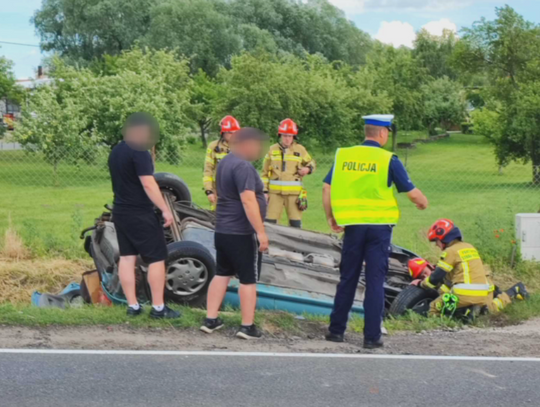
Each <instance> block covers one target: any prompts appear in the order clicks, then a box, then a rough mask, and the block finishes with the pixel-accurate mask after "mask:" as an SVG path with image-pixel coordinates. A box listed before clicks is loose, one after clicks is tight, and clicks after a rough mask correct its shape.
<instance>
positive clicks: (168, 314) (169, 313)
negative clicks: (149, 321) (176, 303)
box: [150, 305, 181, 319]
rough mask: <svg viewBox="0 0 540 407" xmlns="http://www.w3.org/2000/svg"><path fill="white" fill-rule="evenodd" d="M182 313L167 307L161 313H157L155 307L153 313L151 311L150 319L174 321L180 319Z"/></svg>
mask: <svg viewBox="0 0 540 407" xmlns="http://www.w3.org/2000/svg"><path fill="white" fill-rule="evenodd" d="M180 316H181V315H180V313H179V312H178V311H175V310H173V309H171V308H169V307H167V306H166V305H165V306H164V307H163V309H162V310H161V311H156V309H155V308H154V307H152V311H150V318H155V319H174V318H180Z"/></svg>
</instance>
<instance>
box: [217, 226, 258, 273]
mask: <svg viewBox="0 0 540 407" xmlns="http://www.w3.org/2000/svg"><path fill="white" fill-rule="evenodd" d="M214 243H215V246H216V263H217V271H216V275H218V276H222V277H233V276H235V275H236V276H238V279H239V280H240V284H255V283H256V282H257V281H258V280H259V276H260V275H261V265H262V253H261V252H260V251H259V241H258V240H257V236H256V235H254V234H253V235H230V234H225V233H216V234H215V237H214Z"/></svg>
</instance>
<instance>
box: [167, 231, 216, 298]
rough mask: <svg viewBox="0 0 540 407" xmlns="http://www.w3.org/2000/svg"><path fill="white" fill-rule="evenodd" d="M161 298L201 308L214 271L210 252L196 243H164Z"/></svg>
mask: <svg viewBox="0 0 540 407" xmlns="http://www.w3.org/2000/svg"><path fill="white" fill-rule="evenodd" d="M167 250H168V252H169V254H168V256H167V261H166V277H165V279H166V281H165V297H166V299H167V300H169V301H172V302H175V303H178V304H184V305H189V306H191V307H203V306H205V305H206V296H207V293H208V286H209V285H210V281H211V280H212V278H213V277H214V275H215V273H216V263H215V261H214V257H213V256H212V254H211V253H210V252H209V251H208V249H206V247H204V246H203V245H201V244H199V243H197V242H188V241H186V242H175V243H171V244H169V245H168V246H167Z"/></svg>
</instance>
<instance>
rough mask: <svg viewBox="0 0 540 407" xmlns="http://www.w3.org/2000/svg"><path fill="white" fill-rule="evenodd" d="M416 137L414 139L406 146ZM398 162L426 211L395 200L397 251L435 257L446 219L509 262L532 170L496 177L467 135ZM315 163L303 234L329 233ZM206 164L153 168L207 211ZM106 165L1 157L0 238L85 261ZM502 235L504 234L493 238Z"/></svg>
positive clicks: (194, 155)
mask: <svg viewBox="0 0 540 407" xmlns="http://www.w3.org/2000/svg"><path fill="white" fill-rule="evenodd" d="M400 135H401V136H406V133H405V132H402V133H400ZM401 136H400V138H401ZM418 136H419V135H418V134H415V133H412V134H411V138H418ZM398 154H399V156H400V158H401V159H402V161H404V162H405V163H406V166H407V169H408V171H409V174H410V176H411V179H412V180H413V182H414V183H415V184H416V185H417V186H418V187H419V188H421V189H422V190H423V191H424V193H425V194H426V195H427V197H428V198H429V200H430V207H429V209H427V210H426V211H422V212H421V211H418V210H416V208H415V207H414V206H413V205H411V204H410V203H409V202H408V201H407V199H406V197H405V196H404V195H399V197H398V200H399V202H400V207H401V210H402V218H401V221H400V223H399V225H398V226H397V227H396V229H395V232H394V242H395V243H397V244H399V245H402V246H404V247H407V248H409V249H411V250H413V251H415V252H418V253H419V254H422V255H427V256H428V257H431V258H433V256H434V255H435V254H434V253H435V252H434V250H433V248H432V247H430V246H429V245H428V243H427V242H426V239H425V238H424V235H425V232H426V230H427V228H428V227H429V226H430V225H431V223H432V222H433V221H435V220H436V219H437V218H440V217H448V218H451V219H453V220H455V222H457V223H458V225H459V226H460V227H461V229H462V230H463V232H464V234H465V237H466V239H467V240H469V241H471V243H473V244H476V245H477V246H478V248H479V249H480V251H481V252H482V253H483V255H484V257H485V258H486V259H487V260H489V261H490V262H493V263H495V260H497V261H499V260H500V259H503V260H504V261H506V260H507V259H508V258H509V257H510V253H511V251H512V243H511V240H513V239H514V236H513V224H514V217H515V214H516V213H519V212H536V211H537V210H538V208H539V206H540V205H539V204H540V202H539V200H538V195H539V192H540V191H539V190H538V189H537V188H535V187H533V186H532V184H531V183H530V180H531V172H532V170H531V167H530V165H520V164H511V165H510V166H508V167H507V168H505V169H504V170H503V171H502V174H499V169H498V167H497V165H496V164H495V159H494V156H493V150H492V146H490V145H489V144H488V143H487V142H486V140H485V139H483V138H481V137H478V136H471V135H452V136H451V137H450V138H449V139H444V140H440V141H437V142H434V143H429V144H422V145H418V146H417V147H416V148H415V149H411V150H408V151H405V150H400V151H398ZM313 155H314V156H315V158H316V160H317V162H318V169H317V171H316V172H315V174H313V175H311V176H308V177H307V178H306V181H305V185H306V188H307V190H308V199H309V209H308V210H307V212H305V214H304V227H305V228H308V229H313V230H319V231H323V232H329V228H328V227H327V225H326V221H325V218H324V213H323V209H322V202H321V188H322V180H323V178H324V176H325V175H326V173H327V171H328V170H329V168H330V166H331V164H332V161H333V157H332V152H330V151H328V152H323V153H317V152H314V153H313ZM203 161H204V149H203V148H202V147H201V146H200V145H198V144H189V145H188V146H187V150H186V152H185V154H184V157H183V163H181V164H179V165H171V164H167V163H162V162H158V163H157V166H156V167H157V170H158V171H170V172H173V173H175V174H177V175H179V176H180V177H182V178H183V179H184V180H185V181H186V182H187V183H188V185H190V187H191V191H192V194H193V198H194V201H195V202H196V203H198V204H199V205H201V206H203V207H206V208H207V207H208V203H207V201H206V197H205V195H204V193H203V190H202V181H201V178H202V167H203ZM105 162H106V157H101V159H100V160H98V163H97V164H96V165H93V166H88V165H86V164H84V165H82V164H81V165H79V166H76V165H67V164H62V165H60V166H59V168H58V175H57V177H56V178H55V177H54V175H53V171H52V166H51V165H49V164H48V163H46V162H44V161H43V160H42V159H41V158H40V156H35V155H29V154H26V153H24V152H20V151H15V152H7V151H4V152H0V191H1V194H0V232H2V231H3V230H5V229H6V227H7V225H8V222H9V219H11V222H12V224H13V225H14V227H15V228H16V229H17V231H18V232H19V233H20V234H21V235H22V236H23V238H24V240H25V241H26V243H27V244H28V245H29V246H30V247H31V249H32V250H33V251H34V252H35V253H37V254H39V255H62V256H66V257H80V256H84V253H83V251H82V248H81V242H80V241H79V239H78V238H77V235H78V231H79V230H80V229H82V228H83V227H86V226H90V225H91V224H92V223H93V220H94V218H95V217H97V216H98V215H99V214H100V213H101V211H102V208H103V205H104V204H105V203H110V202H111V200H112V191H111V186H110V181H109V177H108V174H107V170H106V165H105ZM55 185H56V186H55ZM501 229H502V230H504V232H497V233H495V232H494V231H495V230H497V231H499V230H501ZM497 235H498V236H499V237H498V238H497V237H496V236H497Z"/></svg>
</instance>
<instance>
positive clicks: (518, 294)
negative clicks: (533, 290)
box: [506, 283, 529, 301]
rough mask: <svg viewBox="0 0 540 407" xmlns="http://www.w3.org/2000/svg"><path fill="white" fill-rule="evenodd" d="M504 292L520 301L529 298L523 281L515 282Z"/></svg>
mask: <svg viewBox="0 0 540 407" xmlns="http://www.w3.org/2000/svg"><path fill="white" fill-rule="evenodd" d="M506 294H508V296H509V297H510V298H515V299H516V300H520V301H523V300H526V299H527V298H529V292H528V291H527V288H526V287H525V284H523V283H517V284H516V285H515V286H513V287H511V288H509V289H508V290H506Z"/></svg>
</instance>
